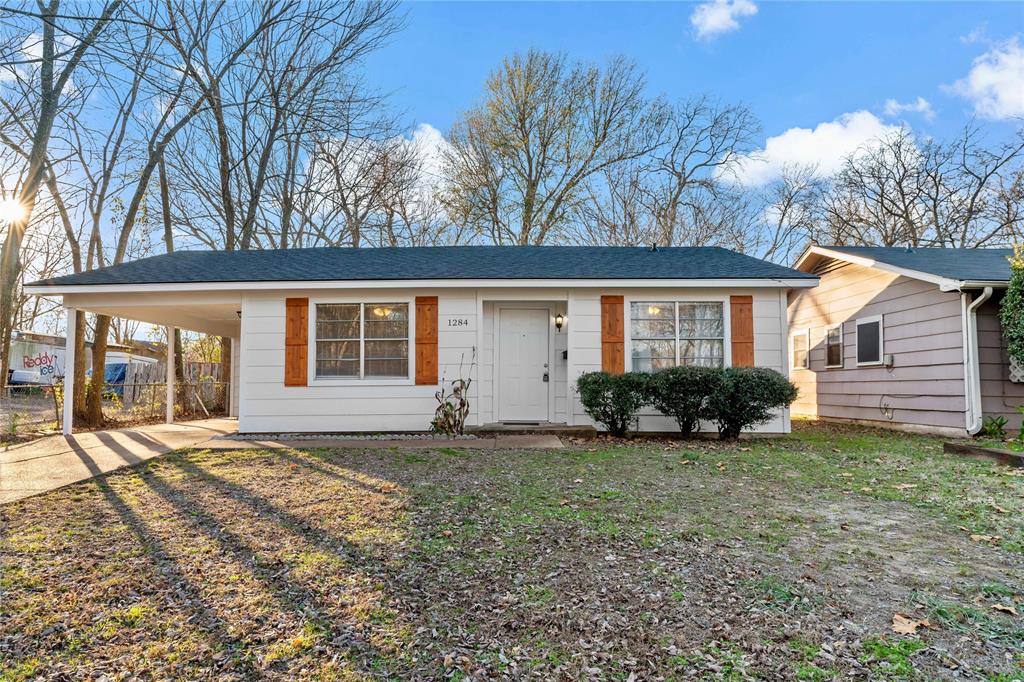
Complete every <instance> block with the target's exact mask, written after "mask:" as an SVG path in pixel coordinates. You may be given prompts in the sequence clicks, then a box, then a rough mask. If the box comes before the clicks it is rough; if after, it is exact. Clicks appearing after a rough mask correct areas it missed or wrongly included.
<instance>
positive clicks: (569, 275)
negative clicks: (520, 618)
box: [27, 246, 817, 287]
mask: <svg viewBox="0 0 1024 682" xmlns="http://www.w3.org/2000/svg"><path fill="white" fill-rule="evenodd" d="M478 279H483V280H488V279H500V280H566V279H568V280H582V279H587V280H594V279H602V280H603V279H609V280H632V279H644V280H649V279H672V280H679V279H693V280H707V279H744V280H745V279H786V280H794V279H797V280H811V281H813V280H816V279H817V278H816V277H815V276H814V275H811V274H808V273H805V272H799V271H797V270H793V269H791V268H787V267H784V266H782V265H776V264H774V263H768V262H766V261H763V260H760V259H757V258H753V257H751V256H746V255H743V254H740V253H736V252H735V251H730V250H728V249H723V248H718V247H678V248H658V249H657V250H652V249H651V248H650V247H643V248H637V247H612V246H429V247H394V248H359V249H355V248H316V249H268V250H259V251H255V250H253V251H177V252H174V253H169V254H164V255H160V256H152V257H150V258H143V259H141V260H137V261H132V262H129V263H123V264H121V265H114V266H111V267H108V268H102V269H100V270H93V271H90V272H83V273H80V274H75V275H66V276H64V277H54V278H52V279H44V280H39V281H37V282H32V283H31V284H29V285H27V286H29V287H66V286H78V285H93V286H95V285H101V286H102V285H126V284H164V283H166V284H172V283H178V284H182V283H207V282H209V283H229V282H306V281H308V282H322V281H369V280H478Z"/></svg>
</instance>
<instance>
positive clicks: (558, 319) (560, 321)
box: [555, 313, 565, 331]
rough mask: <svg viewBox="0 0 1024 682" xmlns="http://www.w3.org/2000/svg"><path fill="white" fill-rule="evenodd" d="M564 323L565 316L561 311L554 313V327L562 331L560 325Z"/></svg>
mask: <svg viewBox="0 0 1024 682" xmlns="http://www.w3.org/2000/svg"><path fill="white" fill-rule="evenodd" d="M563 324H565V316H564V315H562V313H558V314H557V315H555V329H557V330H558V331H562V325H563Z"/></svg>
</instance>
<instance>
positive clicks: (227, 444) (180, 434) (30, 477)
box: [0, 419, 563, 504]
mask: <svg viewBox="0 0 1024 682" xmlns="http://www.w3.org/2000/svg"><path fill="white" fill-rule="evenodd" d="M237 431H238V420H237V419H203V420H200V421H193V422H180V423H177V424H150V425H147V426H136V427H132V428H128V429H118V430H114V431H90V432H88V433H81V434H76V435H74V436H68V437H65V436H47V437H45V438H41V439H39V440H36V441H32V442H31V443H24V444H22V445H15V446H13V447H11V448H9V449H7V450H0V504H4V503H6V502H13V501H15V500H20V499H22V498H24V497H29V496H31V495H36V494H38V493H43V492H46V491H48V490H55V489H57V488H60V487H62V486H65V485H68V484H70V483H77V482H78V481H84V480H86V479H89V478H92V477H93V476H98V475H100V474H105V473H107V472H108V471H113V470H114V469H119V468H121V467H124V466H131V465H132V464H138V463H139V462H145V461H146V460H148V459H152V458H154V457H157V456H158V455H162V454H164V453H166V452H170V451H171V450H177V449H178V448H209V449H214V450H240V449H244V448H363V449H377V448H479V449H526V448H530V449H537V448H541V449H551V448H561V447H563V446H562V441H560V440H559V439H558V437H557V436H554V435H551V434H501V435H492V436H488V437H481V438H474V439H468V440H467V439H460V440H447V439H441V438H429V437H425V438H417V439H413V440H356V439H332V438H318V439H314V440H310V439H296V440H290V439H287V440H265V439H260V438H258V437H256V438H253V439H252V440H235V439H234V438H220V437H219V436H224V435H226V434H232V433H235V432H237Z"/></svg>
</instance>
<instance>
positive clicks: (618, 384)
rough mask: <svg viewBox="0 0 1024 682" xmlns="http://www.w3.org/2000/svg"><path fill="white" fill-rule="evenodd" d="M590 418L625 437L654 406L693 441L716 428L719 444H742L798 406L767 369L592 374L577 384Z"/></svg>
mask: <svg viewBox="0 0 1024 682" xmlns="http://www.w3.org/2000/svg"><path fill="white" fill-rule="evenodd" d="M576 390H577V392H578V393H579V396H580V402H581V403H583V408H584V409H585V410H586V411H587V414H589V415H590V417H591V418H592V419H593V420H594V421H596V422H598V423H599V424H601V425H603V426H604V427H605V428H606V429H607V430H608V432H609V433H611V434H612V435H613V436H623V435H625V434H626V432H627V431H629V430H630V428H631V427H632V426H633V425H634V424H635V423H636V421H637V414H638V413H639V412H640V410H641V409H642V408H643V407H645V406H647V405H650V406H652V407H654V408H655V409H656V410H658V411H659V412H661V413H662V414H664V415H665V416H667V417H672V418H673V419H675V420H676V423H677V424H679V430H680V431H681V432H682V433H683V434H684V435H689V434H691V433H693V432H695V431H697V430H698V429H699V426H700V422H702V421H709V422H714V423H715V424H717V426H718V434H719V436H720V437H721V438H730V439H731V438H738V437H739V435H740V431H742V430H743V429H745V428H748V427H751V426H755V425H757V424H763V423H765V422H767V421H768V420H769V419H771V418H772V416H774V414H775V412H776V410H778V409H779V408H781V407H786V406H787V405H789V404H791V403H792V402H793V401H794V400H796V394H797V391H796V386H794V385H793V384H792V383H791V382H790V381H789V380H788V379H786V377H784V376H782V375H781V374H779V373H778V372H776V371H774V370H771V369H766V368H763V367H726V368H724V369H720V368H713V367H673V368H671V369H666V370H662V371H660V372H657V373H655V374H644V373H641V372H627V373H625V374H608V373H607V372H588V373H587V374H584V375H582V376H580V378H579V379H578V380H577V381H576Z"/></svg>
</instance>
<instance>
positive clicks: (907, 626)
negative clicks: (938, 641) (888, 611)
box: [892, 613, 932, 635]
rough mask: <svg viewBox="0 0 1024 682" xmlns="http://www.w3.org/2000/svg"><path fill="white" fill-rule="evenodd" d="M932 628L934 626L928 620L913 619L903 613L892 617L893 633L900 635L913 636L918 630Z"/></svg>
mask: <svg viewBox="0 0 1024 682" xmlns="http://www.w3.org/2000/svg"><path fill="white" fill-rule="evenodd" d="M931 626H932V624H931V623H929V622H928V619H927V618H921V619H917V618H911V617H910V616H905V615H903V614H902V613H897V614H895V615H893V617H892V631H893V632H895V633H896V634H898V635H913V634H915V633H916V632H917V629H918V628H920V627H926V628H930V627H931Z"/></svg>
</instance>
